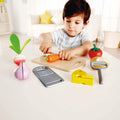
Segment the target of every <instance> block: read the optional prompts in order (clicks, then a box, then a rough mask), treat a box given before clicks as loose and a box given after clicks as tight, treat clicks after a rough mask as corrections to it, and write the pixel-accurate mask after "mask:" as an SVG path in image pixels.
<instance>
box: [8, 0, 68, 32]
mask: <svg viewBox="0 0 120 120" xmlns="http://www.w3.org/2000/svg"><path fill="white" fill-rule="evenodd" d="M66 1H67V0H27V3H26V2H25V0H7V8H8V13H9V20H10V24H11V31H12V32H18V33H23V34H28V33H29V32H30V27H31V26H30V15H31V14H43V13H44V11H45V10H51V9H63V7H64V4H65V3H66Z"/></svg>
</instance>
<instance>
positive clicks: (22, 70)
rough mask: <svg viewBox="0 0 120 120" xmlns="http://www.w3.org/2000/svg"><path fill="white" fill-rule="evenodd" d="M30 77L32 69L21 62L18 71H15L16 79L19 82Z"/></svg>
mask: <svg viewBox="0 0 120 120" xmlns="http://www.w3.org/2000/svg"><path fill="white" fill-rule="evenodd" d="M29 76H30V69H29V68H28V67H27V66H26V65H25V64H24V62H21V63H20V65H19V67H18V68H17V70H16V71H15V77H16V78H17V79H19V80H26V79H28V78H29Z"/></svg>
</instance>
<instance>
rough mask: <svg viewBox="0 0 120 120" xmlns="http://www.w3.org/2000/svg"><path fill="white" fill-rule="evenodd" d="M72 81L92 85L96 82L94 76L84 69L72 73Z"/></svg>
mask: <svg viewBox="0 0 120 120" xmlns="http://www.w3.org/2000/svg"><path fill="white" fill-rule="evenodd" d="M72 83H78V84H85V85H91V86H93V84H94V76H92V75H90V74H88V73H86V72H85V71H83V70H80V69H78V70H76V71H74V72H73V73H72Z"/></svg>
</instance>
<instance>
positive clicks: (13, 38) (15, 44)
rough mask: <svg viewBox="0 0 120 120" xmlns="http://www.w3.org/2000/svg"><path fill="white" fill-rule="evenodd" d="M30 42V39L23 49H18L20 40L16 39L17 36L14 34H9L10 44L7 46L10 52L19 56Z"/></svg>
mask: <svg viewBox="0 0 120 120" xmlns="http://www.w3.org/2000/svg"><path fill="white" fill-rule="evenodd" d="M30 41H31V39H28V40H27V41H26V42H25V43H24V45H23V47H22V48H21V49H20V40H19V38H18V36H17V35H16V34H11V35H10V42H11V44H12V45H11V46H9V47H10V48H11V49H12V50H14V51H15V52H16V53H17V54H21V52H22V51H23V49H24V47H25V46H26V45H27V44H28V43H29V42H30Z"/></svg>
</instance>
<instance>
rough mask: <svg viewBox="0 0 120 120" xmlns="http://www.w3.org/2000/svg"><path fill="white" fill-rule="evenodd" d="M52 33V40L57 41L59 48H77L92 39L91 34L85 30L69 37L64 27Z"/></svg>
mask: <svg viewBox="0 0 120 120" xmlns="http://www.w3.org/2000/svg"><path fill="white" fill-rule="evenodd" d="M51 34H52V37H53V40H52V41H53V42H55V44H56V46H57V48H58V50H64V49H71V48H75V47H78V46H81V45H82V44H83V43H84V42H85V41H88V40H90V37H89V35H88V34H87V33H86V32H85V31H81V33H80V34H78V35H76V36H75V37H69V36H68V35H67V33H66V32H65V31H64V29H58V30H56V31H53V32H51ZM90 41H91V40H90Z"/></svg>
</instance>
